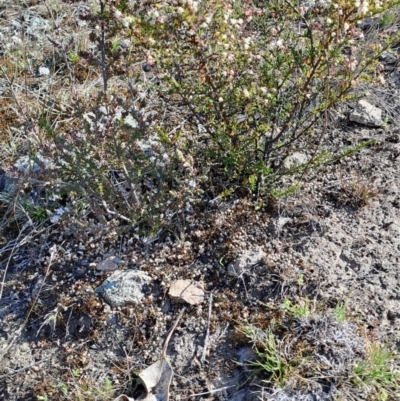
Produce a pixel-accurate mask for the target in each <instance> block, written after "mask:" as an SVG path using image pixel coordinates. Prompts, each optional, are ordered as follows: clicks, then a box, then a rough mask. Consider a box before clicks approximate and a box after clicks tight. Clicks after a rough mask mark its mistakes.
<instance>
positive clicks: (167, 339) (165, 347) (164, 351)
mask: <svg viewBox="0 0 400 401" xmlns="http://www.w3.org/2000/svg"><path fill="white" fill-rule="evenodd" d="M185 310H186V308H183V309H182V310H181V313H179V315H178V317H177V318H176V320H175V323H174V325H173V326H172V327H171V330H170V331H169V333H168V335H167V338H166V339H165V341H164V346H163V349H162V352H161V361H163V360H164V359H165V357H166V356H167V348H168V344H169V340H171V337H172V334H173V333H174V331H175V329H176V326H177V325H178V323H179V320H181V317H182V316H183V314H184V313H185Z"/></svg>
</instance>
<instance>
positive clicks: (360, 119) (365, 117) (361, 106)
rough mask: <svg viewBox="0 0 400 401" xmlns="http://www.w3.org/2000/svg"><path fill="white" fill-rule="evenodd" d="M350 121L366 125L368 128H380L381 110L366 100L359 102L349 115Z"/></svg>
mask: <svg viewBox="0 0 400 401" xmlns="http://www.w3.org/2000/svg"><path fill="white" fill-rule="evenodd" d="M350 121H354V122H356V123H359V124H363V125H367V126H368V127H381V126H382V123H383V121H382V110H381V109H379V108H378V107H375V106H373V105H372V104H370V103H368V102H367V101H366V100H360V101H359V102H358V103H357V107H356V109H355V110H354V111H353V112H352V113H351V114H350Z"/></svg>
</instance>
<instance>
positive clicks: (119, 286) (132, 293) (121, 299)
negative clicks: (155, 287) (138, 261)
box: [96, 270, 152, 307]
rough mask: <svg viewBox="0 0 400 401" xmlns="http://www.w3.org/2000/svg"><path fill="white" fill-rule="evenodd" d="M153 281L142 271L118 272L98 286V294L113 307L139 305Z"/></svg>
mask: <svg viewBox="0 0 400 401" xmlns="http://www.w3.org/2000/svg"><path fill="white" fill-rule="evenodd" d="M151 280H152V279H151V277H149V276H148V275H147V274H146V273H144V272H142V271H138V270H127V271H122V272H121V271H117V272H115V273H113V274H112V275H111V276H110V277H109V278H108V279H107V280H105V281H104V282H103V284H101V285H100V286H98V287H97V288H96V292H97V293H98V294H99V295H100V296H101V297H102V298H103V299H104V300H105V301H106V302H107V303H108V304H109V305H110V306H112V307H116V306H125V305H129V304H139V303H140V301H141V299H142V298H143V297H144V296H145V291H146V286H147V285H148V284H149V283H150V282H151Z"/></svg>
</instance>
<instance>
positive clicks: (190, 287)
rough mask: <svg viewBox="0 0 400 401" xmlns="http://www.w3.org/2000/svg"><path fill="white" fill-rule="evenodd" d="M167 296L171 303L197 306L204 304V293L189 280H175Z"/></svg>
mask: <svg viewBox="0 0 400 401" xmlns="http://www.w3.org/2000/svg"><path fill="white" fill-rule="evenodd" d="M169 296H170V297H171V300H172V301H173V302H187V303H188V304H189V305H199V304H201V303H202V302H204V291H203V290H202V289H201V288H199V287H197V286H196V285H194V284H192V282H191V281H190V280H176V281H174V282H172V284H171V286H170V287H169Z"/></svg>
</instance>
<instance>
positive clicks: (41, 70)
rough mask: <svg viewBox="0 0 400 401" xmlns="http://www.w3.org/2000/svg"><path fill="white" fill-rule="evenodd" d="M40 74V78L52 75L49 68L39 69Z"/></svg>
mask: <svg viewBox="0 0 400 401" xmlns="http://www.w3.org/2000/svg"><path fill="white" fill-rule="evenodd" d="M38 73H39V75H40V76H43V75H50V70H49V69H48V68H47V67H39V71H38Z"/></svg>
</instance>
